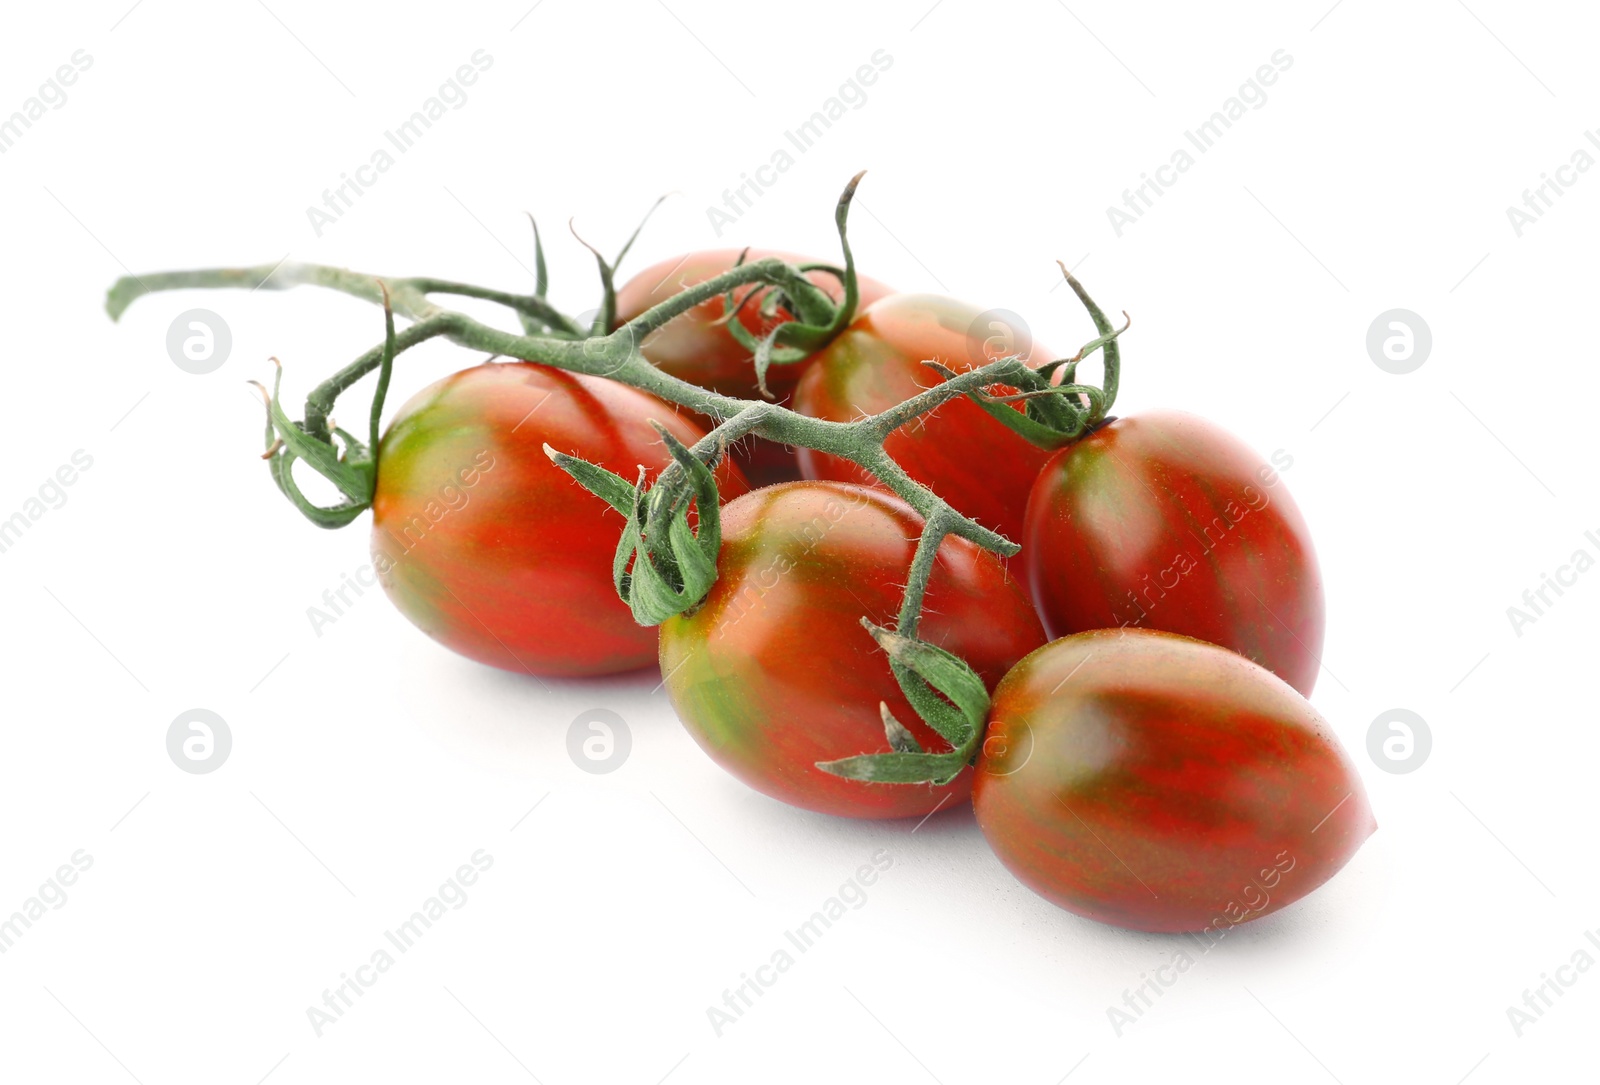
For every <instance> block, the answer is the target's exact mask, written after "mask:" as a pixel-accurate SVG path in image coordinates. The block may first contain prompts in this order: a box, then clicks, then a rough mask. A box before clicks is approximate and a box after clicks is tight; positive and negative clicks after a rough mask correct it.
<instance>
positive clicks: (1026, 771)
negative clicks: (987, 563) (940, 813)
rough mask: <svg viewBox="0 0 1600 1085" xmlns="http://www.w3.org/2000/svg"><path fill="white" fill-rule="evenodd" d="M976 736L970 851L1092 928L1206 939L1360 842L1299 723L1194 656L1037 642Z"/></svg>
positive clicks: (1223, 660)
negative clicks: (976, 836)
mask: <svg viewBox="0 0 1600 1085" xmlns="http://www.w3.org/2000/svg"><path fill="white" fill-rule="evenodd" d="M989 721H990V722H989V732H988V735H987V737H986V738H985V741H984V746H983V750H982V752H981V753H980V755H979V759H978V768H977V775H976V779H975V781H974V786H973V796H972V799H973V807H974V809H975V810H976V812H977V817H978V825H979V827H980V828H981V829H982V830H983V834H984V836H985V837H986V838H987V839H988V841H989V844H990V846H991V847H993V848H994V850H995V853H996V854H997V855H999V857H1000V859H1001V861H1002V862H1004V863H1005V865H1006V866H1007V867H1008V868H1010V870H1011V872H1012V873H1014V874H1015V875H1016V876H1017V877H1018V878H1020V879H1021V880H1022V881H1023V883H1024V884H1026V885H1027V886H1028V887H1029V888H1030V889H1032V890H1034V892H1036V893H1039V894H1040V895H1041V896H1044V897H1046V898H1047V899H1049V900H1050V901H1052V902H1054V903H1055V904H1058V905H1060V906H1061V907H1063V908H1066V909H1068V910H1069V911H1073V912H1076V913H1078V914H1079V915H1084V916H1088V917H1089V918H1091V919H1097V920H1100V921H1101V922H1103V923H1112V924H1115V925H1117V926H1120V927H1130V928H1132V929H1134V930H1141V931H1166V932H1178V931H1207V935H1206V936H1207V937H1209V936H1211V934H1212V932H1215V937H1217V938H1220V937H1222V936H1223V935H1224V934H1226V932H1227V929H1228V928H1230V927H1232V926H1233V925H1234V924H1236V923H1240V922H1243V921H1244V920H1247V919H1254V918H1257V917H1258V916H1263V915H1266V914H1268V913H1269V912H1274V911H1277V910H1278V909H1279V908H1282V907H1284V906H1285V905H1287V904H1292V903H1293V902H1294V901H1296V900H1299V899H1300V898H1301V897H1303V896H1305V895H1306V894H1307V893H1309V892H1311V891H1312V890H1313V889H1315V888H1317V886H1319V885H1321V884H1322V883H1323V882H1325V881H1327V880H1328V879H1329V878H1331V877H1333V875H1334V874H1336V873H1337V872H1338V871H1339V869H1340V868H1341V867H1343V866H1344V865H1345V863H1346V862H1348V861H1349V859H1350V857H1351V856H1352V855H1354V854H1355V853H1356V851H1357V849H1359V848H1360V846H1361V844H1362V842H1363V841H1365V840H1366V838H1367V837H1368V836H1370V835H1371V834H1372V832H1373V830H1374V829H1376V828H1377V823H1376V822H1375V821H1374V820H1373V817H1372V810H1371V807H1370V806H1369V805H1368V804H1367V796H1366V792H1365V790H1364V788H1363V787H1362V784H1361V779H1360V777H1359V776H1358V775H1357V774H1356V770H1355V767H1354V765H1353V764H1352V763H1351V761H1350V758H1349V757H1348V756H1347V755H1346V754H1345V752H1344V751H1343V750H1342V749H1341V748H1340V746H1339V743H1338V740H1337V739H1336V738H1335V737H1334V735H1333V733H1332V731H1331V730H1330V729H1329V727H1328V725H1327V724H1326V723H1324V722H1323V720H1322V719H1321V717H1319V716H1318V715H1317V713H1316V710H1315V709H1313V708H1312V707H1311V705H1310V704H1308V703H1307V702H1306V701H1305V699H1304V698H1302V697H1300V696H1299V695H1298V694H1296V693H1295V691H1294V690H1292V689H1290V688H1289V686H1288V685H1286V684H1285V683H1284V682H1283V681H1282V680H1280V679H1278V678H1277V677H1275V676H1274V675H1272V674H1270V673H1268V672H1267V671H1265V670H1263V669H1262V668H1260V667H1258V666H1256V665H1255V664H1254V663H1251V662H1250V661H1248V660H1246V659H1244V658H1243V657H1241V656H1239V655H1236V654H1234V653H1232V652H1229V651H1226V650H1224V649H1222V648H1218V647H1217V646H1215V645H1212V644H1206V643H1204V642H1202V641H1197V640H1191V639H1189V638H1187V637H1179V636H1176V635H1174V634H1171V633H1159V632H1155V631H1152V630H1144V629H1128V630H1115V629H1102V630H1096V631H1094V632H1090V633H1080V634H1078V635H1076V636H1072V637H1066V638H1064V639H1062V640H1058V641H1054V642H1052V643H1050V644H1049V645H1047V646H1045V647H1044V648H1041V649H1039V650H1038V651H1037V652H1034V653H1033V654H1032V655H1030V656H1028V657H1027V658H1026V659H1024V660H1023V661H1022V662H1020V663H1018V664H1017V666H1016V667H1015V668H1013V670H1012V671H1011V673H1009V674H1007V675H1006V676H1005V678H1004V679H1003V680H1002V681H1001V682H1000V685H999V687H998V688H997V689H996V690H995V693H994V703H993V705H992V707H991V708H990V713H989Z"/></svg>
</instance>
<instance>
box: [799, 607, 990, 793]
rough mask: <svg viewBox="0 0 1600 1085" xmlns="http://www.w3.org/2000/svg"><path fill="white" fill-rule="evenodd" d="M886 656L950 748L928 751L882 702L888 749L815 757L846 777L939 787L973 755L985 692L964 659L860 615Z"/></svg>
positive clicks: (824, 767)
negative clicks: (832, 758)
mask: <svg viewBox="0 0 1600 1085" xmlns="http://www.w3.org/2000/svg"><path fill="white" fill-rule="evenodd" d="M861 624H862V626H863V627H864V628H865V629H866V630H867V632H869V633H871V634H872V638H873V640H875V641H877V642H878V647H880V648H882V649H883V650H884V652H885V653H886V654H887V655H888V656H889V665H890V668H891V669H892V670H893V671H894V676H895V678H896V679H897V680H898V681H899V683H900V689H901V690H902V692H904V693H905V695H906V700H908V701H910V702H911V706H912V707H913V708H915V709H916V710H917V715H918V716H920V717H921V718H922V719H923V721H924V722H926V723H927V724H928V726H929V727H931V728H933V730H934V731H935V732H937V734H938V735H939V737H940V738H942V739H944V740H945V741H946V742H948V743H949V744H950V747H951V748H950V749H949V750H948V751H939V752H932V753H930V752H928V751H926V750H924V749H923V748H922V744H921V743H919V742H918V741H917V739H916V736H914V735H913V734H912V733H911V732H910V730H908V729H907V728H906V726H905V725H904V724H902V723H901V722H900V721H899V720H897V719H895V717H894V714H893V713H892V712H890V711H889V706H888V705H887V704H882V703H880V704H879V706H878V710H879V712H880V714H881V715H882V717H883V730H884V735H885V736H886V737H887V739H888V741H889V750H890V752H888V753H868V754H857V755H855V756H853V757H843V758H839V759H838V760H835V761H819V762H817V768H819V769H821V770H822V771H823V772H828V773H832V774H833V775H835V776H842V777H844V778H845V779H847V780H861V781H864V782H868V783H881V784H920V783H932V784H934V785H936V786H943V785H945V784H947V783H949V782H950V781H951V780H953V779H955V778H956V777H957V776H959V775H960V774H961V771H962V770H963V769H965V768H966V767H967V766H968V765H970V764H971V763H972V761H973V759H974V758H975V757H976V756H977V753H978V747H979V745H980V744H981V743H982V741H983V729H984V724H985V722H986V721H987V719H988V716H989V691H988V690H987V689H985V688H984V685H983V679H982V678H980V677H978V673H977V672H976V671H974V670H973V669H972V668H971V667H970V666H968V665H967V663H966V661H965V660H963V659H961V658H960V657H959V656H955V655H952V654H950V653H949V652H947V651H945V650H944V649H943V648H940V647H938V646H937V645H933V644H929V643H928V642H927V641H924V640H919V639H918V638H916V637H915V636H906V635H904V634H901V633H897V632H895V631H894V630H892V629H885V628H884V627H882V626H879V625H874V624H873V623H872V622H870V621H868V620H867V619H865V618H863V619H861Z"/></svg>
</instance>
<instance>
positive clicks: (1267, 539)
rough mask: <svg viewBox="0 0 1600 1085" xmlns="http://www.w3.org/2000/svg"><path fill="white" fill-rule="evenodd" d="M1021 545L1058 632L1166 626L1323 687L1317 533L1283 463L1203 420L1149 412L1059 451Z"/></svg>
mask: <svg viewBox="0 0 1600 1085" xmlns="http://www.w3.org/2000/svg"><path fill="white" fill-rule="evenodd" d="M1278 462H1279V464H1280V465H1283V464H1284V463H1285V461H1283V459H1282V457H1281V456H1280V457H1279V460H1278ZM1022 544H1023V551H1022V552H1023V561H1024V564H1025V568H1026V576H1027V578H1028V586H1029V590H1030V591H1031V592H1032V593H1033V600H1034V603H1035V604H1036V605H1037V606H1038V608H1039V614H1040V617H1041V618H1043V619H1044V625H1045V629H1046V631H1048V632H1049V634H1050V635H1051V636H1052V637H1061V636H1065V635H1067V634H1070V633H1078V632H1082V631H1084V630H1088V629H1109V628H1146V629H1161V630H1166V631H1168V632H1171V633H1182V634H1184V635H1185V636H1190V637H1198V638H1199V639H1201V640H1207V641H1210V642H1212V643H1213V644H1220V645H1222V646H1223V647H1224V648H1231V649H1233V650H1234V651H1236V652H1238V653H1239V654H1241V655H1243V656H1245V657H1246V658H1248V659H1251V660H1253V661H1255V662H1256V663H1259V664H1261V665H1262V666H1263V667H1266V668H1267V669H1268V670H1270V671H1272V672H1273V673H1274V674H1277V675H1278V676H1279V677H1281V678H1282V679H1284V680H1285V681H1286V682H1288V683H1289V684H1290V685H1291V686H1293V687H1294V688H1295V689H1297V690H1299V691H1300V692H1301V693H1303V694H1305V695H1307V696H1310V694H1311V690H1312V688H1313V687H1314V686H1315V685H1316V681H1317V674H1318V672H1319V671H1320V669H1321V666H1322V660H1321V657H1322V638H1323V627H1324V606H1323V593H1322V576H1321V573H1320V572H1319V571H1318V567H1317V557H1316V551H1315V549H1314V548H1313V547H1312V543H1311V533H1310V531H1309V530H1308V529H1307V527H1306V523H1305V520H1304V518H1303V517H1302V516H1301V515H1300V510H1299V509H1298V508H1297V507H1296V506H1295V503H1294V499H1293V498H1292V497H1290V496H1289V490H1288V487H1287V486H1286V485H1285V484H1284V482H1283V480H1282V478H1281V476H1280V475H1279V474H1278V467H1277V466H1275V465H1274V463H1272V462H1268V461H1265V460H1263V459H1261V458H1260V457H1259V456H1257V455H1255V454H1254V453H1253V452H1251V451H1250V449H1249V448H1247V447H1246V446H1245V445H1244V444H1243V443H1242V442H1241V441H1239V440H1238V439H1237V438H1235V437H1233V436H1232V435H1231V434H1229V433H1227V432H1226V431H1224V430H1222V429H1220V428H1219V427H1217V426H1215V425H1213V424H1211V423H1210V422H1207V421H1206V420H1205V419H1202V418H1198V417H1196V416H1194V415H1190V414H1183V413H1181V412H1178V411H1150V412H1145V413H1141V414H1137V415H1133V416H1130V417H1127V418H1119V419H1117V420H1116V421H1113V422H1111V423H1109V424H1107V425H1105V426H1102V427H1101V428H1099V429H1097V430H1095V431H1094V432H1093V433H1091V434H1090V435H1089V436H1087V437H1085V438H1083V439H1082V440H1079V441H1076V442H1074V443H1073V444H1071V445H1069V446H1067V447H1066V448H1064V449H1062V450H1061V451H1060V452H1058V453H1056V454H1055V456H1053V457H1052V458H1051V459H1050V461H1049V462H1048V463H1046V464H1045V466H1044V469H1043V470H1042V471H1040V473H1039V476H1038V478H1037V479H1036V480H1035V482H1034V484H1033V491H1032V493H1031V494H1030V495H1029V498H1028V511H1027V521H1026V526H1025V528H1024V531H1023V536H1022Z"/></svg>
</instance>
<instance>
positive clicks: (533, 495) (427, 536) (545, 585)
mask: <svg viewBox="0 0 1600 1085" xmlns="http://www.w3.org/2000/svg"><path fill="white" fill-rule="evenodd" d="M675 412H676V408H674V407H673V406H672V405H670V404H667V403H663V402H662V401H661V400H659V399H656V398H655V397H654V396H650V395H646V394H645V393H643V392H639V391H636V390H635V389H632V388H629V387H627V386H625V385H621V384H617V383H616V382H614V381H609V380H605V379H603V378H600V377H588V376H583V375H580V374H576V373H567V372H563V371H561V370H558V369H551V368H548V367H546V366H541V365H534V364H532V363H529V362H512V363H503V364H498V365H497V364H489V365H480V366H476V367H474V368H472V369H466V370H462V371H461V372H459V373H456V374H454V375H452V376H449V377H446V378H445V379H444V380H441V381H439V382H437V383H435V384H433V385H430V386H429V387H427V388H425V389H423V390H422V391H421V392H419V393H418V394H417V395H416V396H414V397H413V398H412V399H411V400H410V402H408V403H407V404H406V405H405V406H404V407H402V408H401V409H400V412H399V414H397V415H396V416H395V419H394V421H393V422H392V423H391V424H390V426H389V430H388V432H387V433H386V434H384V437H383V440H382V442H381V443H380V445H379V450H378V481H377V492H376V494H375V495H374V497H373V502H372V512H373V520H372V528H373V532H372V549H373V564H374V566H375V567H376V569H377V572H378V577H379V579H380V581H381V582H382V584H383V586H384V589H385V590H386V591H387V592H388V594H389V598H390V599H391V600H392V601H393V602H394V604H395V606H396V607H398V608H399V609H400V612H401V613H402V614H404V615H405V616H406V617H407V618H409V619H410V620H411V622H412V623H413V624H415V625H416V626H417V628H419V629H421V630H422V631H423V632H424V633H427V634H428V635H429V636H430V637H433V638H434V639H435V640H437V641H439V642H440V643H442V644H444V645H445V646H446V647H449V648H453V649H455V650H456V651H457V652H460V653H461V654H462V655H465V656H468V657H470V658H472V659H476V660H478V661H479V662H482V663H488V664H491V665H493V666H496V667H504V668H505V669H507V670H513V671H524V672H527V673H530V674H552V675H585V674H611V673H614V672H618V671H627V670H633V669H635V668H638V667H642V666H644V665H645V664H647V663H648V662H650V660H651V658H652V657H653V656H654V654H655V646H656V632H655V630H654V629H649V628H645V627H642V626H639V625H637V624H636V623H635V622H634V620H633V615H632V612H631V611H629V609H628V607H627V605H626V604H624V603H623V602H622V601H621V600H620V599H618V598H617V595H616V591H615V589H614V588H613V587H612V583H611V561H612V556H613V554H614V553H615V550H616V545H617V538H618V536H619V535H620V533H621V530H622V526H623V522H622V519H621V517H620V516H618V515H617V514H616V513H615V512H614V511H613V510H612V509H611V507H610V506H609V505H607V504H606V503H605V502H604V501H602V500H601V499H600V498H598V497H595V496H594V495H593V494H591V493H589V492H588V491H587V490H585V489H583V487H581V486H579V485H578V483H577V482H575V481H574V480H573V479H572V477H571V476H570V475H568V474H567V473H566V472H565V471H562V470H561V469H560V468H558V467H557V466H556V465H555V464H553V463H551V462H550V460H549V459H548V458H547V457H546V456H545V454H544V451H543V447H544V445H545V443H547V442H548V443H549V444H550V445H551V446H552V447H554V448H555V449H556V450H558V451H561V452H570V453H572V454H574V455H578V456H582V457H584V458H585V459H587V460H590V461H591V462H594V463H598V464H600V465H601V466H603V467H607V468H609V469H610V470H612V471H615V472H617V473H618V474H620V475H622V476H623V477H624V478H627V479H629V480H630V481H631V480H632V479H633V478H634V477H635V475H636V473H637V471H638V465H639V464H644V465H645V466H646V467H648V468H649V469H650V472H651V474H652V475H654V474H655V473H656V472H659V471H660V470H661V468H663V467H665V466H666V465H667V464H668V463H669V462H671V455H670V454H669V453H668V452H667V449H666V447H665V446H664V445H663V444H662V443H661V439H660V438H659V437H658V436H657V435H656V433H655V431H654V430H652V429H651V428H650V427H649V425H648V424H647V422H648V420H649V419H652V418H653V419H656V420H657V421H659V422H661V423H662V424H663V425H664V426H666V427H667V428H668V429H669V430H670V431H671V432H672V434H673V435H674V436H675V437H677V438H678V439H679V440H681V441H682V442H684V443H685V444H692V443H693V442H694V441H696V440H698V439H699V438H700V437H702V436H704V432H703V431H702V430H701V429H700V428H699V427H697V426H695V425H694V424H693V423H692V422H690V421H689V420H688V419H687V418H683V417H680V416H679V415H678V414H677V413H675ZM717 484H718V487H719V489H720V490H721V492H722V494H723V496H724V497H729V498H731V497H733V496H736V495H738V494H741V493H744V492H745V490H746V489H747V488H748V487H747V486H746V484H745V481H744V477H743V476H742V475H741V474H740V473H739V470H738V468H736V467H734V466H733V465H732V464H729V463H724V464H722V465H720V466H719V467H718V469H717Z"/></svg>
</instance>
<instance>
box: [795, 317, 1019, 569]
mask: <svg viewBox="0 0 1600 1085" xmlns="http://www.w3.org/2000/svg"><path fill="white" fill-rule="evenodd" d="M981 315H982V314H981V313H980V311H979V310H978V308H977V307H976V306H974V305H968V304H967V303H965V302H959V301H954V300H952V299H950V298H945V297H939V296H937V295H933V294H895V295H892V296H890V297H888V298H885V299H884V300H882V301H880V302H877V303H876V304H874V305H872V306H871V307H870V308H868V309H866V310H865V311H864V312H862V313H861V315H859V316H858V317H856V319H855V321H854V322H852V323H851V325H850V326H849V327H848V328H846V329H845V330H844V331H843V332H842V333H840V335H839V337H838V338H836V339H835V340H834V341H833V342H832V343H829V344H828V346H827V347H826V348H824V349H823V350H822V351H821V352H819V353H818V355H817V357H816V359H815V361H813V362H812V364H811V365H810V366H809V367H808V368H807V369H806V371H805V373H804V374H802V376H801V378H800V384H799V386H798V387H797V388H796V389H795V397H794V408H795V410H797V411H799V412H800V413H801V414H805V415H810V416H811V417H812V418H826V419H830V420H832V421H835V422H849V421H852V420H854V419H857V418H860V417H862V415H864V414H877V413H879V412H881V411H886V410H888V409H889V408H890V407H893V406H895V405H896V404H898V403H901V402H903V401H904V400H906V399H908V398H910V397H911V396H914V395H916V394H917V393H919V392H921V391H923V390H925V389H928V388H932V387H934V386H935V385H937V384H939V383H941V382H942V380H943V378H941V377H940V376H939V375H938V374H937V373H935V372H934V371H933V370H931V369H929V368H928V367H927V366H925V365H923V364H922V363H923V362H924V361H925V360H933V361H938V362H941V363H942V364H944V365H946V366H948V367H949V368H951V369H953V370H956V371H957V372H965V371H966V370H968V369H975V368H977V367H979V366H981V365H985V364H987V363H988V362H989V361H990V360H991V358H990V357H989V353H988V352H991V351H992V349H993V348H990V347H986V346H985V338H986V337H987V336H988V334H989V330H990V329H989V326H988V325H987V324H984V325H982V326H981V329H975V322H976V321H978V318H979V317H980V316H981ZM1014 347H1015V349H1017V351H1018V353H1020V354H1022V356H1023V358H1024V360H1025V361H1027V363H1028V364H1029V365H1032V366H1040V365H1043V364H1044V363H1045V362H1048V361H1050V360H1051V356H1050V352H1049V351H1048V350H1047V349H1045V348H1044V347H1042V346H1040V345H1039V344H1037V343H1034V342H1032V341H1031V340H1028V341H1026V342H1022V343H1017V344H1015V345H1014ZM883 447H884V449H885V451H887V452H888V453H889V454H890V455H891V456H893V457H894V458H895V459H896V460H897V461H899V463H900V466H902V467H904V468H905V469H906V472H907V473H908V474H909V475H910V476H911V477H912V478H914V479H916V480H917V481H918V482H920V483H922V484H923V485H925V486H928V487H930V488H931V489H932V490H933V491H934V492H935V493H937V494H938V495H939V496H940V497H943V498H944V499H945V500H946V501H948V502H950V504H952V505H954V506H955V507H956V509H957V510H959V511H960V512H963V513H965V514H966V515H968V516H970V517H972V518H973V519H975V520H977V521H978V522H979V523H980V524H982V525H983V526H985V527H987V528H992V529H993V530H995V531H998V532H1000V534H1002V535H1004V536H1006V537H1007V538H1008V539H1012V540H1014V541H1020V540H1021V538H1022V527H1023V516H1024V513H1025V512H1026V509H1027V504H1028V493H1029V489H1030V488H1031V487H1032V485H1033V480H1034V477H1035V476H1036V475H1038V473H1039V469H1040V468H1041V467H1043V466H1044V463H1045V461H1046V460H1048V459H1049V458H1050V452H1049V451H1048V450H1046V449H1042V448H1038V447H1037V446H1035V445H1033V444H1030V443H1029V442H1028V441H1026V440H1024V439H1023V438H1022V437H1020V436H1018V435H1017V434H1016V433H1013V432H1012V431H1011V430H1009V429H1007V428H1006V427H1005V426H1003V425H1001V424H1000V423H999V422H996V421H995V420H994V419H993V418H990V417H989V416H988V415H987V414H985V413H984V412H983V409H982V408H981V407H979V406H978V405H977V404H975V403H973V402H972V401H970V400H968V399H966V398H965V397H963V398H961V399H957V400H953V401H951V402H949V403H946V404H945V405H943V406H942V407H940V408H939V409H938V410H936V411H934V412H932V413H931V414H928V415H925V416H923V418H922V419H921V420H919V421H914V422H911V423H910V424H908V425H905V426H902V427H901V428H900V429H898V430H896V431H895V432H894V433H893V434H891V435H890V436H889V439H888V440H886V441H885V442H884V445H883ZM799 455H800V470H801V471H802V472H804V474H805V476H806V477H807V478H812V479H834V480H837V481H840V482H856V483H863V482H865V483H870V482H871V481H872V480H870V479H864V478H863V476H862V471H861V469H860V468H859V467H857V466H856V465H855V464H853V463H851V462H850V461H849V460H844V459H840V458H838V457H835V456H829V455H827V454H825V453H821V452H814V451H812V450H810V449H801V450H800V453H799Z"/></svg>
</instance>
